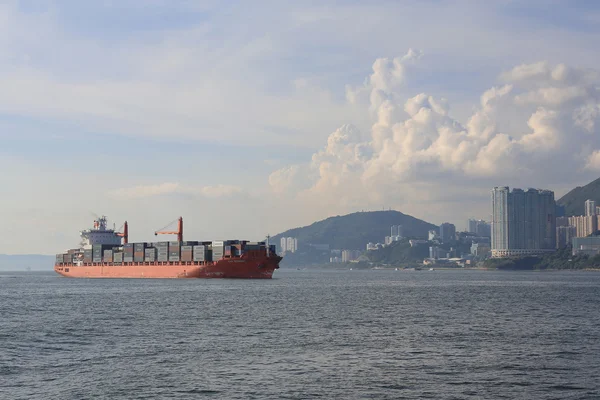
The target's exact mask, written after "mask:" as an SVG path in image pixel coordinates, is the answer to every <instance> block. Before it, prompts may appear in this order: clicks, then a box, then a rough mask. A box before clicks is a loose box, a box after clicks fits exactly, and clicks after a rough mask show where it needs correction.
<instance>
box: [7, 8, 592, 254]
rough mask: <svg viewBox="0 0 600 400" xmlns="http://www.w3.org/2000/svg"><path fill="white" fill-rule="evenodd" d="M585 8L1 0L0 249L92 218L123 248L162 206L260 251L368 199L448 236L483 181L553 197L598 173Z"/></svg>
mask: <svg viewBox="0 0 600 400" xmlns="http://www.w3.org/2000/svg"><path fill="white" fill-rule="evenodd" d="M596 15H600V5H598V4H595V3H589V4H587V6H586V7H580V6H578V5H576V4H571V3H557V4H555V5H553V7H548V6H547V4H546V2H542V1H531V2H527V3H519V2H493V3H488V2H485V3H473V2H466V1H459V0H457V1H440V2H435V4H430V3H427V2H425V3H423V2H414V3H410V2H401V3H394V2H385V1H381V2H373V3H365V4H361V3H357V2H354V1H341V2H328V1H325V2H320V3H318V4H317V3H314V4H313V3H310V4H306V3H299V4H295V3H277V4H273V3H266V2H260V1H257V2H253V3H252V4H248V3H242V2H227V3H224V2H202V3H196V2H188V1H172V2H166V1H163V0H159V1H152V2H145V1H136V0H132V1H128V2H76V1H64V2H62V1H61V2H59V1H52V0H40V1H35V2H34V1H8V2H3V4H2V5H0V20H2V21H3V24H2V25H1V26H0V33H1V37H2V39H0V54H2V56H1V57H2V63H0V83H1V84H2V87H3V90H2V91H1V93H0V135H1V138H2V141H3V146H2V149H0V167H1V168H2V170H3V171H7V172H6V173H4V174H2V176H0V205H2V208H1V209H2V210H4V211H3V213H2V214H1V216H2V220H3V222H4V224H5V226H7V227H8V228H9V229H6V230H4V231H3V232H2V233H0V253H9V254H27V253H42V254H54V253H56V252H60V251H62V250H64V249H66V248H69V247H72V246H74V245H77V243H78V242H79V236H78V232H79V231H80V230H82V229H86V228H88V227H89V226H90V224H91V222H92V221H93V219H94V214H97V215H107V216H108V217H109V220H110V221H109V222H110V224H111V225H112V224H113V223H114V224H116V227H117V228H118V227H119V226H121V225H122V223H123V222H124V221H125V220H127V221H128V222H129V224H130V225H129V226H130V234H131V237H132V238H135V240H138V241H152V240H153V239H154V235H153V232H154V231H155V230H157V229H159V228H160V227H162V226H164V225H165V224H166V223H168V222H169V221H172V220H174V219H176V218H177V217H179V216H180V215H181V216H183V217H184V218H185V220H186V235H189V236H190V237H194V238H196V237H202V238H206V239H219V238H221V239H222V238H243V239H249V240H260V239H262V238H264V237H265V236H266V235H267V234H276V233H279V232H283V231H285V230H286V229H289V228H291V227H297V226H305V225H307V224H310V223H312V222H314V221H317V220H322V219H324V218H327V217H329V216H333V215H341V214H348V213H351V212H356V211H360V210H378V209H381V208H382V207H386V208H393V209H395V210H399V211H401V212H403V213H405V214H409V215H412V216H415V217H417V218H420V219H422V220H425V221H428V222H431V223H433V224H435V225H438V226H439V225H440V224H441V223H443V222H451V223H453V224H455V225H456V226H457V228H458V229H464V228H466V227H465V223H467V220H468V219H469V218H476V219H485V220H487V219H489V188H490V187H493V186H497V185H509V186H511V187H524V188H527V187H529V186H531V185H535V186H537V187H543V188H548V189H551V190H553V191H554V192H555V194H556V197H557V198H559V197H560V196H561V195H562V194H564V193H566V192H567V191H568V190H570V189H572V188H573V187H574V186H577V185H582V184H585V183H587V182H590V181H592V180H594V179H596V178H597V177H598V176H600V125H599V124H598V123H599V119H600V112H598V110H599V109H600V108H599V107H598V101H597V99H598V98H599V97H600V96H599V95H600V93H599V89H598V87H599V83H600V70H599V68H598V67H597V66H598V65H599V62H600V54H598V52H596V51H595V50H596V47H597V37H598V34H599V33H600V28H599V26H598V24H597V19H595V16H596ZM415 32H418V33H419V34H415ZM572 43H577V44H578V45H577V46H573V45H572ZM532 48H534V49H535V52H532V50H531V49H532ZM556 160H560V162H556ZM24 238H25V239H24Z"/></svg>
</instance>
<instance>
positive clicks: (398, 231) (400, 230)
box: [390, 225, 404, 237]
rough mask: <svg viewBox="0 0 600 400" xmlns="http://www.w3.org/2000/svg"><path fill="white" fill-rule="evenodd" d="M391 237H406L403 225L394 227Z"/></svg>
mask: <svg viewBox="0 0 600 400" xmlns="http://www.w3.org/2000/svg"><path fill="white" fill-rule="evenodd" d="M390 231H391V232H390V236H392V237H393V236H404V229H403V227H402V225H392V227H391V229H390Z"/></svg>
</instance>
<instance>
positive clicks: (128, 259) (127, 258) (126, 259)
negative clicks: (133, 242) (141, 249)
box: [123, 255, 133, 262]
mask: <svg viewBox="0 0 600 400" xmlns="http://www.w3.org/2000/svg"><path fill="white" fill-rule="evenodd" d="M123 262H133V257H130V256H128V255H124V256H123Z"/></svg>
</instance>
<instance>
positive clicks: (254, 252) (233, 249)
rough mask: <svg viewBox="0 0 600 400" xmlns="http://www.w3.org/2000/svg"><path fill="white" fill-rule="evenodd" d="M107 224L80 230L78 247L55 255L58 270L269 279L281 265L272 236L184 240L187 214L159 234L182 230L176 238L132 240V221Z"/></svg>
mask: <svg viewBox="0 0 600 400" xmlns="http://www.w3.org/2000/svg"><path fill="white" fill-rule="evenodd" d="M120 231H121V229H119V231H117V230H116V229H114V228H113V229H109V228H107V218H106V216H102V217H99V218H97V219H96V220H95V221H94V225H93V227H92V228H90V229H87V230H84V231H81V232H80V236H81V239H82V240H81V244H80V247H79V248H76V249H70V250H67V251H66V252H65V253H61V254H57V255H56V262H55V265H54V271H56V272H57V273H58V274H60V275H62V276H65V277H69V278H241V279H270V278H272V276H273V272H274V271H275V270H276V269H278V268H279V262H280V261H281V259H282V257H280V256H279V255H277V253H276V249H275V246H274V245H270V244H269V238H268V237H267V240H266V241H264V242H250V241H247V240H218V241H214V240H213V241H184V240H183V218H182V217H179V219H178V220H177V230H176V231H168V230H160V231H156V232H154V234H155V235H160V234H172V235H177V241H172V242H155V243H147V242H141V243H129V229H128V225H127V222H125V223H124V224H123V229H122V232H120Z"/></svg>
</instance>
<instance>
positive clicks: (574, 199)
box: [557, 178, 600, 216]
mask: <svg viewBox="0 0 600 400" xmlns="http://www.w3.org/2000/svg"><path fill="white" fill-rule="evenodd" d="M589 199H591V200H595V201H596V204H597V205H600V178H598V179H596V180H595V181H593V182H591V183H588V184H587V185H585V186H578V187H576V188H575V189H573V190H571V191H570V192H569V193H567V194H565V195H564V196H563V197H561V198H560V199H559V200H558V201H557V203H558V204H560V205H562V206H565V215H566V216H572V215H583V214H584V213H585V201H586V200H589Z"/></svg>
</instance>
